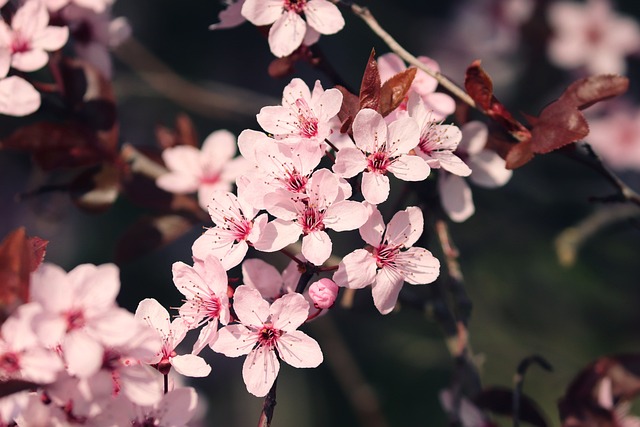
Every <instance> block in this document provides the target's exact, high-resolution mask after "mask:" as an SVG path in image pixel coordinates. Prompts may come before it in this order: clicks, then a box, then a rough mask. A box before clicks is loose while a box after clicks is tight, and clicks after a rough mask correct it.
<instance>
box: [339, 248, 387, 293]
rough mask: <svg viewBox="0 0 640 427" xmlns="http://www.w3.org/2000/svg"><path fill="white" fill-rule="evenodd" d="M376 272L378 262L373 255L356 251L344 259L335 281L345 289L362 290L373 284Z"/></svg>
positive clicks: (359, 250)
mask: <svg viewBox="0 0 640 427" xmlns="http://www.w3.org/2000/svg"><path fill="white" fill-rule="evenodd" d="M376 270H377V266H376V260H375V258H374V257H373V256H372V255H371V253H369V252H368V251H366V250H364V249H356V250H355V251H353V252H351V253H350V254H348V255H346V256H345V257H344V258H343V259H342V262H340V264H339V265H338V271H336V272H335V274H334V275H333V281H334V282H336V284H337V285H338V286H342V287H344V288H349V289H361V288H364V287H365V286H367V285H370V284H372V283H373V281H374V279H375V277H376Z"/></svg>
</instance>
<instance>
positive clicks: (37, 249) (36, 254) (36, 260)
mask: <svg viewBox="0 0 640 427" xmlns="http://www.w3.org/2000/svg"><path fill="white" fill-rule="evenodd" d="M28 242H29V245H30V246H31V251H32V254H33V256H32V257H31V266H30V267H29V269H30V270H31V272H33V271H35V270H36V269H37V268H38V267H39V266H40V264H42V261H44V256H45V255H46V253H47V245H48V244H49V241H48V240H44V239H41V238H40V237H35V236H34V237H29V239H28Z"/></svg>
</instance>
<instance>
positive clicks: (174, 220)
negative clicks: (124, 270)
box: [115, 215, 194, 264]
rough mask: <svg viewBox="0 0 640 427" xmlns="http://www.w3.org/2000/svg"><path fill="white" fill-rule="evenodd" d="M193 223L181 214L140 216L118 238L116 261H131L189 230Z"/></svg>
mask: <svg viewBox="0 0 640 427" xmlns="http://www.w3.org/2000/svg"><path fill="white" fill-rule="evenodd" d="M193 224H194V222H193V221H192V220H190V219H188V218H185V217H184V216H181V215H164V216H158V217H144V218H141V219H139V220H138V221H136V222H135V223H134V224H133V225H132V226H131V227H129V229H128V230H127V231H126V232H125V233H124V235H123V236H122V237H121V238H120V240H119V242H118V245H117V247H116V254H115V259H116V262H117V263H119V264H120V263H123V262H128V261H131V260H133V259H136V258H138V257H140V256H143V255H146V254H148V253H150V252H151V251H153V250H155V249H158V248H160V247H162V246H164V245H166V244H169V243H171V242H173V241H174V240H176V239H177V238H179V237H180V236H182V235H184V234H185V233H186V232H188V231H189V230H191V229H192V227H193Z"/></svg>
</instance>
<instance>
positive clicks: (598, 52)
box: [548, 0, 640, 74]
mask: <svg viewBox="0 0 640 427" xmlns="http://www.w3.org/2000/svg"><path fill="white" fill-rule="evenodd" d="M548 12H549V13H548V17H549V23H550V24H551V27H552V30H553V38H552V39H551V41H550V43H549V50H548V51H549V58H550V59H551V61H552V62H553V63H554V64H556V65H557V66H559V67H562V68H567V69H574V68H578V67H582V66H584V67H585V68H586V70H587V72H589V73H592V74H600V73H619V74H624V72H625V71H626V64H625V56H627V55H629V54H632V53H635V52H638V51H640V26H639V25H638V23H637V22H636V21H635V20H633V19H632V18H631V17H628V16H622V15H620V14H618V13H616V12H615V11H614V10H613V9H612V7H611V3H610V2H609V0H587V2H586V3H577V2H572V1H559V2H554V3H551V4H550V6H549V10H548Z"/></svg>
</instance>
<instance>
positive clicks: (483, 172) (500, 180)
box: [469, 150, 513, 188]
mask: <svg viewBox="0 0 640 427" xmlns="http://www.w3.org/2000/svg"><path fill="white" fill-rule="evenodd" d="M471 166H473V173H472V174H471V176H470V177H469V178H470V179H471V181H473V183H474V184H477V185H479V186H481V187H486V188H496V187H502V186H503V185H505V184H506V183H507V182H508V181H509V180H510V179H511V175H513V171H511V170H509V169H507V168H506V162H505V160H504V159H503V158H502V157H500V156H499V155H498V154H497V153H495V152H493V151H489V150H482V151H481V152H480V153H478V154H477V155H475V156H473V157H472V158H471Z"/></svg>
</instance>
